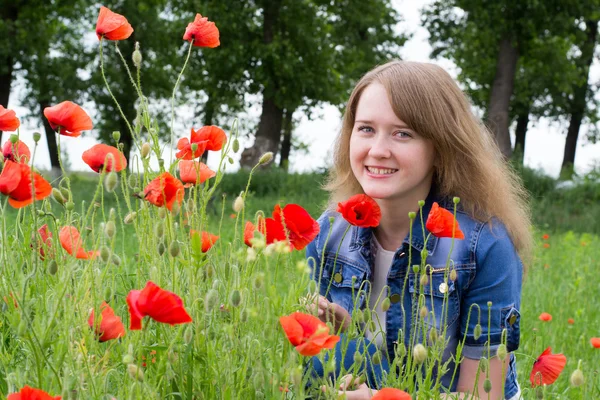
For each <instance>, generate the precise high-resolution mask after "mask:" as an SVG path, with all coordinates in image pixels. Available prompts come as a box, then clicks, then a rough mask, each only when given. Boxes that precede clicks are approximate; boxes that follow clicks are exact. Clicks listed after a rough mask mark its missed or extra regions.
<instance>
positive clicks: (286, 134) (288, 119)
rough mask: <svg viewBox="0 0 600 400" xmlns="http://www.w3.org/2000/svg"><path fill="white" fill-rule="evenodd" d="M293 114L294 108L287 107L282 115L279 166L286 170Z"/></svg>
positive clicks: (288, 159)
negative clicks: (283, 115)
mask: <svg viewBox="0 0 600 400" xmlns="http://www.w3.org/2000/svg"><path fill="white" fill-rule="evenodd" d="M293 115H294V110H290V109H287V110H285V117H283V141H282V142H281V150H280V152H279V156H280V158H279V167H280V168H283V169H284V170H285V171H286V172H287V170H288V168H289V164H290V150H291V149H292V131H293V120H292V117H293Z"/></svg>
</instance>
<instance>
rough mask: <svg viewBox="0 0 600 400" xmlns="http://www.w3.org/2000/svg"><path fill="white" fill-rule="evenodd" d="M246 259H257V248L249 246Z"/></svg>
mask: <svg viewBox="0 0 600 400" xmlns="http://www.w3.org/2000/svg"><path fill="white" fill-rule="evenodd" d="M246 261H248V262H253V261H256V250H254V249H253V248H252V247H248V249H247V250H246Z"/></svg>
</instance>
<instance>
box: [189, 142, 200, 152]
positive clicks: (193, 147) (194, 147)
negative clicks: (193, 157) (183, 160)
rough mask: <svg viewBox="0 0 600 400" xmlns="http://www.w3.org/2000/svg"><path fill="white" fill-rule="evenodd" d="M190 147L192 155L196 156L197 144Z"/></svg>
mask: <svg viewBox="0 0 600 400" xmlns="http://www.w3.org/2000/svg"><path fill="white" fill-rule="evenodd" d="M190 147H191V148H192V154H196V152H197V151H198V143H192V145H191V146H190Z"/></svg>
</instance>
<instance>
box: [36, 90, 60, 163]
mask: <svg viewBox="0 0 600 400" xmlns="http://www.w3.org/2000/svg"><path fill="white" fill-rule="evenodd" d="M38 103H39V105H40V118H41V119H42V122H43V124H44V132H45V133H46V144H47V145H48V154H49V155H50V167H51V168H52V171H53V173H56V171H60V161H59V159H58V157H59V154H58V146H57V145H56V133H55V132H54V129H52V127H51V126H50V123H49V122H48V120H47V119H46V117H44V108H46V107H50V106H51V104H50V101H49V100H46V99H43V100H39V102H38ZM58 175H60V173H59V174H58Z"/></svg>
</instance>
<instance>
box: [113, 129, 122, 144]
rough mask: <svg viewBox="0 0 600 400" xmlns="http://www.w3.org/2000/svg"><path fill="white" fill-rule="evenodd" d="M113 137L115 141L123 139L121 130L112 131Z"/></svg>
mask: <svg viewBox="0 0 600 400" xmlns="http://www.w3.org/2000/svg"><path fill="white" fill-rule="evenodd" d="M112 137H113V139H115V142H119V139H121V132H119V131H114V132H113V133H112Z"/></svg>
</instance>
